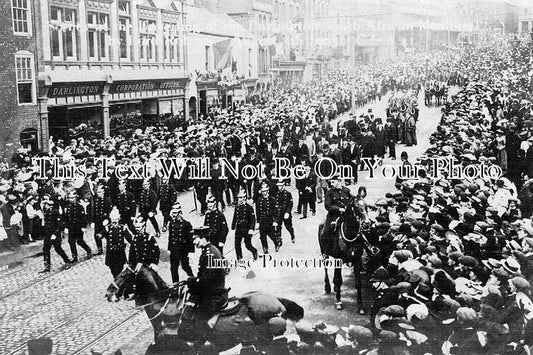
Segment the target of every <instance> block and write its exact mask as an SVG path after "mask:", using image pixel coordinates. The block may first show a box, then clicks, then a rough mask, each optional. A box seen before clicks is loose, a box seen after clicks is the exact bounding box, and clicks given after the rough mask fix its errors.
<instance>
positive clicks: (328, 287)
mask: <svg viewBox="0 0 533 355" xmlns="http://www.w3.org/2000/svg"><path fill="white" fill-rule="evenodd" d="M324 291H325V292H326V294H330V293H331V285H330V283H329V276H328V268H327V267H324Z"/></svg>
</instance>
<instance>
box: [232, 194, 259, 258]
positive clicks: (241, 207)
mask: <svg viewBox="0 0 533 355" xmlns="http://www.w3.org/2000/svg"><path fill="white" fill-rule="evenodd" d="M237 200H238V205H237V207H235V212H234V213H233V221H232V222H231V230H234V231H235V253H236V254H237V259H238V260H240V259H242V245H241V244H242V240H243V239H244V245H245V246H246V249H248V250H249V251H250V252H251V253H252V255H253V257H254V260H257V249H256V248H254V246H253V245H252V235H253V233H254V229H255V213H254V209H253V207H252V206H250V205H249V204H247V203H246V192H244V190H243V191H241V192H240V193H239V194H238V195H237Z"/></svg>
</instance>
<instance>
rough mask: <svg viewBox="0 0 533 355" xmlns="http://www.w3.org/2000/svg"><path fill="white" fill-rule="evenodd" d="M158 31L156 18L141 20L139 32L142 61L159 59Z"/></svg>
mask: <svg viewBox="0 0 533 355" xmlns="http://www.w3.org/2000/svg"><path fill="white" fill-rule="evenodd" d="M156 32H157V26H156V22H155V21H154V20H145V19H140V20H139V34H140V43H141V50H140V52H139V56H140V58H141V61H144V62H156V61H157V55H156V53H157V43H156Z"/></svg>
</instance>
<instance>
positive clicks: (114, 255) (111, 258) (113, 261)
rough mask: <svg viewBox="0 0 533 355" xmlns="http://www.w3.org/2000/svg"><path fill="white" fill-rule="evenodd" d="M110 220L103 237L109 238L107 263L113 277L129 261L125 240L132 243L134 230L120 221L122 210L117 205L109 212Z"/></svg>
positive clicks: (104, 228) (104, 229)
mask: <svg viewBox="0 0 533 355" xmlns="http://www.w3.org/2000/svg"><path fill="white" fill-rule="evenodd" d="M109 220H110V221H111V223H110V224H107V225H105V226H104V227H103V230H102V237H103V238H105V239H106V240H107V243H106V253H105V264H106V265H107V266H109V269H110V270H111V274H112V275H113V278H116V277H117V276H118V275H119V274H120V272H121V271H122V269H123V268H124V264H126V262H127V260H126V243H125V240H127V241H128V243H130V244H131V237H132V236H131V233H132V232H131V231H130V230H129V229H128V227H126V226H125V225H123V224H120V223H119V221H120V212H119V211H118V209H117V208H116V207H114V208H113V210H112V211H111V213H109ZM106 222H107V220H106ZM104 224H106V223H104Z"/></svg>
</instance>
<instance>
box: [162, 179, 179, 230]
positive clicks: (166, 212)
mask: <svg viewBox="0 0 533 355" xmlns="http://www.w3.org/2000/svg"><path fill="white" fill-rule="evenodd" d="M176 197H177V195H176V188H175V187H174V185H171V184H168V183H167V184H162V185H161V186H160V187H159V209H160V210H161V213H162V214H163V227H166V226H167V223H168V221H169V219H170V210H171V209H172V205H173V204H174V202H176Z"/></svg>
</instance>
